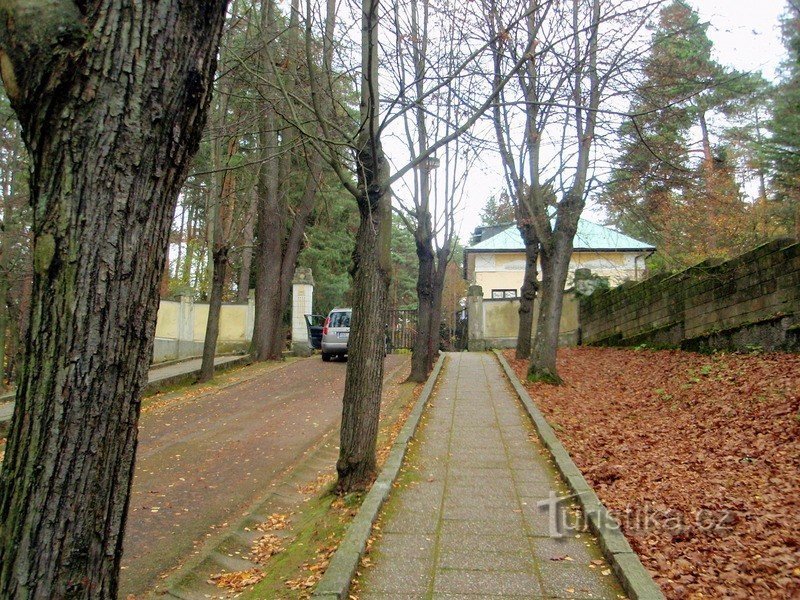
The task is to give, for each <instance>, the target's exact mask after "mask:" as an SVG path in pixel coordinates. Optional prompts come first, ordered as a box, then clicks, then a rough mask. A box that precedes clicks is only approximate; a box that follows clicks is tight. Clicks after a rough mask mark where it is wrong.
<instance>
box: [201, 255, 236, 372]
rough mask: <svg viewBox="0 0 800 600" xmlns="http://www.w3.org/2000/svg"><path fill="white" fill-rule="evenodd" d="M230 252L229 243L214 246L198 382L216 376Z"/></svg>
mask: <svg viewBox="0 0 800 600" xmlns="http://www.w3.org/2000/svg"><path fill="white" fill-rule="evenodd" d="M228 252H229V247H228V245H227V244H224V243H223V244H216V245H215V247H214V272H213V273H214V274H213V277H212V279H211V294H210V296H209V299H208V319H207V320H206V335H205V339H204V341H203V360H202V363H201V365H200V374H199V375H198V377H197V382H198V383H204V382H206V381H210V380H211V379H212V378H213V377H214V357H215V356H216V354H217V339H218V338H219V317H220V314H221V312H222V292H223V290H224V288H225V275H226V274H227V272H228Z"/></svg>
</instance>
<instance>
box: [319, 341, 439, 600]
mask: <svg viewBox="0 0 800 600" xmlns="http://www.w3.org/2000/svg"><path fill="white" fill-rule="evenodd" d="M443 364H444V354H443V353H442V354H440V355H439V360H438V361H436V365H435V366H434V368H433V372H432V373H431V375H430V377H428V381H427V382H426V383H425V387H424V388H423V389H422V393H421V394H420V396H419V399H418V400H417V403H416V405H415V406H414V409H413V410H412V411H411V414H410V415H409V416H408V420H407V421H406V423H405V425H403V428H402V429H401V430H400V434H399V435H398V436H397V439H396V440H395V441H394V445H393V446H392V450H391V451H390V453H389V457H388V458H387V459H386V463H385V464H384V465H383V469H382V470H381V472H380V474H379V475H378V478H377V479H376V480H375V483H373V484H372V487H371V488H370V490H369V493H367V496H366V498H364V502H363V503H362V504H361V508H359V509H358V514H356V516H355V518H353V520H352V522H351V523H350V525H349V527H348V528H347V532H346V533H345V536H344V539H343V540H342V542H341V543H340V544H339V548H338V549H337V550H336V553H335V554H334V555H333V558H332V559H331V562H330V564H329V565H328V568H327V570H326V571H325V574H324V575H323V576H322V579H321V580H320V582H319V584H317V587H316V589H315V590H314V593H313V594H312V598H321V599H324V600H334V599H336V600H344V599H346V598H347V595H348V592H349V591H350V582H351V581H352V579H353V575H354V574H355V572H356V569H357V568H358V563H359V561H360V560H361V556H362V555H363V554H364V549H365V548H366V547H367V540H369V535H370V533H371V532H372V525H373V523H375V520H376V519H377V518H378V513H379V512H380V509H381V506H382V505H383V503H384V501H385V500H386V498H387V497H388V496H389V492H390V491H391V489H392V484H393V483H394V481H395V479H397V475H398V474H399V473H400V467H401V465H402V464H403V459H404V458H405V455H406V451H407V450H408V442H409V441H410V440H411V438H412V437H413V436H414V432H415V431H416V430H417V426H418V425H419V421H420V418H421V417H422V412H423V410H424V409H425V405H426V404H427V403H428V399H429V398H430V396H431V393H432V392H433V386H434V385H435V384H436V380H437V379H438V377H439V373H440V372H441V370H442V365H443Z"/></svg>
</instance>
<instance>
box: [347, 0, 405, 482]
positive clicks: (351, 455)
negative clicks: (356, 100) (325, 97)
mask: <svg viewBox="0 0 800 600" xmlns="http://www.w3.org/2000/svg"><path fill="white" fill-rule="evenodd" d="M379 5H380V3H379V0H364V1H363V4H362V20H361V65H362V75H361V104H360V111H361V123H362V124H363V125H362V130H361V133H360V135H359V138H358V147H359V151H358V191H359V194H358V197H357V198H356V199H357V202H358V209H359V215H360V217H361V220H360V224H359V228H358V233H357V234H356V247H355V250H354V252H353V320H352V326H351V329H350V342H349V348H348V361H347V374H346V376H345V384H344V397H343V398H342V405H343V406H342V428H341V439H340V444H339V460H338V461H337V462H336V470H337V472H338V476H339V478H338V482H337V486H336V488H337V491H338V492H339V493H347V492H352V491H358V490H364V489H366V488H367V487H368V486H369V485H370V483H371V482H372V480H373V478H374V476H375V461H376V458H375V444H376V441H377V435H378V419H379V417H380V406H381V389H382V387H383V353H384V345H385V341H384V335H383V333H384V330H385V327H386V306H387V300H388V296H389V283H390V281H391V273H392V259H391V250H390V242H391V234H392V229H391V227H392V221H391V209H392V207H391V190H390V188H389V165H388V162H387V160H386V158H385V156H384V154H383V148H382V146H381V139H380V131H379V117H378V102H379V96H378V20H379Z"/></svg>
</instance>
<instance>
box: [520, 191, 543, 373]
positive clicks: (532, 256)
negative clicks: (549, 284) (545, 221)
mask: <svg viewBox="0 0 800 600" xmlns="http://www.w3.org/2000/svg"><path fill="white" fill-rule="evenodd" d="M520 212H522V213H523V214H525V203H524V202H518V203H517V213H518V214H517V229H519V233H520V236H521V237H522V241H523V243H524V244H525V275H524V277H523V280H522V290H521V294H520V298H519V330H518V331H517V348H516V357H517V359H525V358H529V357H530V355H531V337H532V336H533V305H534V302H535V301H536V293H537V292H538V291H539V281H538V273H537V271H536V269H537V264H536V263H537V261H538V259H539V238H538V237H537V236H536V230H535V229H534V227H533V223H531V221H530V217H527V218H526V217H525V216H522V215H521V214H519V213H520Z"/></svg>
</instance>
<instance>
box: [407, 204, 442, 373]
mask: <svg viewBox="0 0 800 600" xmlns="http://www.w3.org/2000/svg"><path fill="white" fill-rule="evenodd" d="M418 216H420V217H421V218H420V219H419V220H421V221H424V220H426V219H427V221H430V214H429V213H427V214H424V215H418ZM428 226H430V223H428ZM414 238H415V242H416V249H417V259H418V267H417V335H416V338H414V348H413V354H412V355H411V374H410V375H409V376H408V379H409V380H410V381H415V382H417V383H420V382H423V381H425V380H426V379H427V378H428V373H429V369H430V366H429V365H430V364H432V354H433V351H432V348H431V346H432V344H433V341H432V340H433V335H434V333H436V332H434V331H433V330H432V320H433V318H432V316H433V315H432V313H433V310H434V304H435V303H434V277H435V273H436V258H435V255H434V252H433V247H432V246H433V242H432V234H431V233H430V231H429V227H428V228H426V227H425V225H424V224H420V223H419V222H418V223H417V227H416V230H415V231H414Z"/></svg>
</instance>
